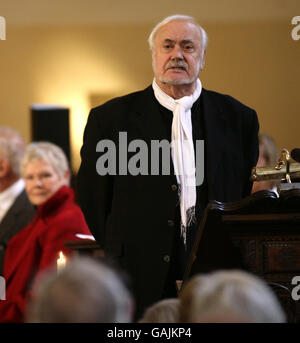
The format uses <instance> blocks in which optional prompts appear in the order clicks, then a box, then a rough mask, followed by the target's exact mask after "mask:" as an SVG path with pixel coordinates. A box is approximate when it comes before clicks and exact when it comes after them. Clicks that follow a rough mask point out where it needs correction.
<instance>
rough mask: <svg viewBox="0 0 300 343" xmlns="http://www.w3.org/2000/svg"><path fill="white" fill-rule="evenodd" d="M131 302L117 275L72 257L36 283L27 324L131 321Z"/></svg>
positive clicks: (90, 260) (98, 263) (103, 267)
mask: <svg viewBox="0 0 300 343" xmlns="http://www.w3.org/2000/svg"><path fill="white" fill-rule="evenodd" d="M133 307H134V306H133V300H132V298H131V295H130V294H129V292H128V290H127V289H126V287H125V286H124V284H123V283H122V281H121V280H120V278H119V277H118V275H117V274H116V273H115V272H114V271H113V270H112V269H110V268H109V267H107V266H106V265H104V264H102V263H100V262H99V261H95V260H93V259H91V258H88V257H84V258H83V257H80V258H74V259H73V260H71V261H70V262H69V263H68V264H67V266H66V267H65V268H64V269H63V270H62V271H60V272H58V273H57V271H56V270H52V271H51V272H48V273H47V272H46V273H45V274H44V275H42V276H41V278H40V279H38V280H37V283H36V284H35V287H34V290H33V298H32V301H31V303H30V305H29V309H28V314H27V322H35V323H126V322H131V320H132V315H133Z"/></svg>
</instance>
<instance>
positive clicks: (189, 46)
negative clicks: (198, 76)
mask: <svg viewBox="0 0 300 343" xmlns="http://www.w3.org/2000/svg"><path fill="white" fill-rule="evenodd" d="M193 48H194V47H193V46H192V45H185V46H184V49H185V50H186V51H190V50H193Z"/></svg>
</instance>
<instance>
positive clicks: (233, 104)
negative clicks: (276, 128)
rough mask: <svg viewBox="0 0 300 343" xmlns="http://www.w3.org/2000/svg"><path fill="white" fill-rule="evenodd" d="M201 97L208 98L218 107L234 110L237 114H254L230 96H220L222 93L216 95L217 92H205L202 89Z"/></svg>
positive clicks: (250, 109)
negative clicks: (241, 112) (242, 112)
mask: <svg viewBox="0 0 300 343" xmlns="http://www.w3.org/2000/svg"><path fill="white" fill-rule="evenodd" d="M203 95H204V96H206V97H209V98H210V101H211V102H213V103H215V104H217V105H219V106H225V107H229V108H232V109H235V110H237V111H239V112H240V111H244V112H252V113H253V112H254V113H255V110H254V109H252V108H251V107H249V106H247V105H245V104H243V103H242V102H240V101H239V100H237V99H235V98H234V97H232V96H231V95H228V94H222V93H218V92H215V91H212V90H207V89H203Z"/></svg>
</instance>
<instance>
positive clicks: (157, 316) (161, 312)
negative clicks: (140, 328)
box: [139, 298, 179, 323]
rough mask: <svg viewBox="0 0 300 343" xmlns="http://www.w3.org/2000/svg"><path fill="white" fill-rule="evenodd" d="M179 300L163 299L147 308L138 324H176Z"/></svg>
mask: <svg viewBox="0 0 300 343" xmlns="http://www.w3.org/2000/svg"><path fill="white" fill-rule="evenodd" d="M178 321H179V300H178V299H177V298H170V299H164V300H160V301H158V302H156V303H155V304H153V305H152V306H150V307H148V308H147V309H146V311H145V313H144V315H143V317H142V318H141V319H140V320H139V323H178Z"/></svg>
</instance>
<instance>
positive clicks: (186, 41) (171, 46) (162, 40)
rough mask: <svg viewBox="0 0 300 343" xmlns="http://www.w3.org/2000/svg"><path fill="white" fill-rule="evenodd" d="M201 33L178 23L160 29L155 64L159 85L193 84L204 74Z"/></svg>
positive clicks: (154, 53) (157, 36) (183, 22)
mask: <svg viewBox="0 0 300 343" xmlns="http://www.w3.org/2000/svg"><path fill="white" fill-rule="evenodd" d="M201 51H202V44H201V33H200V31H199V29H198V28H197V27H196V26H195V25H194V24H193V23H190V22H188V21H185V20H174V21H171V22H169V23H167V24H165V25H163V26H162V27H161V28H159V29H158V31H157V33H156V36H155V39H154V50H153V55H152V64H153V70H154V76H155V78H156V81H159V82H161V83H167V84H172V85H184V84H192V83H194V82H195V80H196V79H197V78H198V76H199V73H200V70H201Z"/></svg>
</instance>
